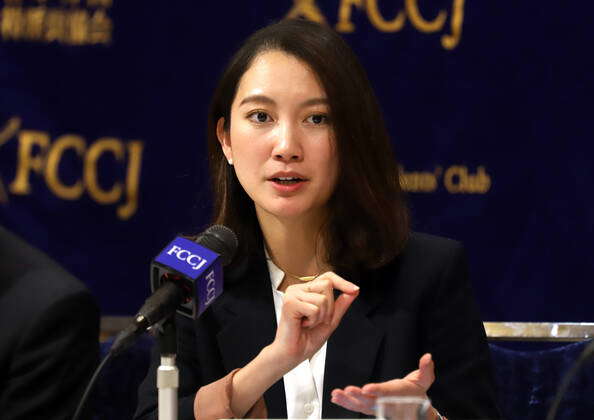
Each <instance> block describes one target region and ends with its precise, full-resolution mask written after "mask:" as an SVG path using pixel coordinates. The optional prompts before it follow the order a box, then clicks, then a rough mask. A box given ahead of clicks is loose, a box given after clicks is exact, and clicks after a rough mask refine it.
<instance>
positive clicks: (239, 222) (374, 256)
mask: <svg viewBox="0 0 594 420" xmlns="http://www.w3.org/2000/svg"><path fill="white" fill-rule="evenodd" d="M270 50H279V51H283V52H285V53H287V54H290V55H292V56H294V57H296V58H298V59H300V60H302V61H303V62H305V63H307V65H309V67H310V68H311V69H312V70H313V71H314V73H315V74H316V75H317V77H318V79H319V81H320V82H321V84H322V86H323V87H324V90H325V92H326V96H327V97H328V104H329V112H330V121H331V122H332V126H333V130H334V138H335V139H336V140H335V142H336V148H337V156H338V159H339V175H338V180H337V184H336V188H335V191H334V192H333V194H332V196H331V198H330V199H329V202H328V208H329V219H328V221H327V223H326V224H325V226H324V229H323V232H321V235H322V236H323V239H324V244H325V246H326V252H327V255H325V256H324V257H326V258H327V259H328V262H329V263H330V264H331V265H332V266H333V267H335V269H344V270H350V269H361V268H376V267H380V266H382V265H384V264H386V263H387V262H389V261H390V260H392V259H393V258H394V257H395V256H396V255H397V254H398V253H399V252H400V250H401V249H402V247H403V246H404V244H405V242H406V240H407V238H408V234H409V212H408V208H407V206H406V202H405V199H404V196H403V192H402V189H401V187H400V179H399V171H398V165H397V162H396V159H395V156H394V153H393V151H392V149H391V146H390V139H389V136H388V132H387V130H386V127H385V124H384V121H383V119H382V114H381V111H380V106H379V104H378V101H377V98H376V97H375V94H374V92H373V89H372V87H371V84H370V83H369V80H368V78H367V75H366V73H365V70H364V69H363V67H362V66H361V64H360V63H359V60H358V59H357V57H356V56H355V54H354V52H353V51H352V50H351V48H350V47H349V46H348V45H347V44H346V42H345V41H344V40H343V39H342V38H341V37H340V36H339V35H338V34H337V33H336V32H334V31H333V30H332V29H330V28H329V27H327V26H324V25H320V24H317V23H314V22H310V21H306V20H300V19H290V20H283V21H280V22H278V23H275V24H272V25H270V26H267V27H265V28H263V29H260V30H259V31H257V32H255V33H254V34H253V35H252V36H250V37H249V38H248V39H247V40H246V41H245V42H244V44H243V45H242V46H241V48H240V49H239V50H238V51H237V52H236V53H235V55H234V56H233V57H232V59H231V61H230V63H229V65H228V66H227V69H226V70H225V72H224V73H223V75H222V77H221V80H220V81H219V84H218V86H217V88H216V90H215V93H214V96H213V99H212V102H211V106H210V110H209V115H208V157H209V165H210V173H211V180H212V188H213V193H214V222H215V223H220V224H224V225H226V226H228V227H230V228H231V229H233V230H234V231H235V232H236V233H237V235H238V238H239V242H240V250H239V255H244V256H249V255H250V254H254V253H256V254H260V253H261V247H262V242H261V241H262V237H261V235H262V234H261V230H260V226H259V224H258V220H257V218H256V212H255V208H254V203H253V201H252V200H251V199H250V197H249V196H248V195H247V193H246V192H245V191H244V190H243V187H242V186H241V184H240V183H239V181H238V179H237V177H236V176H235V171H234V170H233V167H232V166H230V165H228V164H227V160H226V159H225V156H224V155H223V152H222V150H221V147H220V144H219V141H218V139H217V134H216V127H217V121H218V120H219V119H220V118H224V119H225V129H226V130H229V123H230V120H231V115H230V114H231V105H232V103H233V100H234V98H235V94H236V92H237V87H238V85H239V82H240V80H241V77H242V76H243V74H244V73H245V72H246V71H247V70H248V69H249V67H250V65H251V63H252V62H253V60H254V58H255V57H256V56H258V55H259V54H261V53H262V52H265V51H270Z"/></svg>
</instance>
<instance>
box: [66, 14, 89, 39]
mask: <svg viewBox="0 0 594 420" xmlns="http://www.w3.org/2000/svg"><path fill="white" fill-rule="evenodd" d="M67 19H68V25H67V26H68V29H69V31H68V43H69V44H72V45H82V44H85V43H86V42H87V37H88V35H89V14H88V13H87V11H86V10H82V9H75V10H73V11H72V12H70V14H69V15H68V18H67Z"/></svg>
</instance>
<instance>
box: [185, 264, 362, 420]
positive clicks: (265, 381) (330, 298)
mask: <svg viewBox="0 0 594 420" xmlns="http://www.w3.org/2000/svg"><path fill="white" fill-rule="evenodd" d="M334 289H336V290H339V291H341V292H342V293H341V294H340V295H339V296H338V297H337V298H336V299H334V293H333V290H334ZM358 294H359V287H358V286H356V285H354V284H353V283H350V282H348V281H346V280H345V279H343V278H341V277H340V276H338V275H337V274H335V273H332V272H328V273H324V274H322V275H321V276H319V277H318V278H317V279H316V280H314V281H312V282H310V283H305V284H296V285H292V286H289V287H288V288H287V290H286V292H285V296H284V301H283V310H282V314H281V318H280V322H279V326H278V328H277V331H276V336H275V338H274V341H273V342H272V343H271V344H270V345H268V346H266V347H264V348H263V349H262V351H261V352H260V353H259V354H258V355H257V356H256V357H255V358H254V359H253V360H252V361H251V362H249V363H248V364H247V365H246V366H244V367H243V368H242V369H240V370H239V371H238V372H237V373H236V374H235V376H234V377H233V384H232V387H233V389H232V399H231V410H232V411H233V413H234V414H235V415H236V416H238V417H243V416H244V415H245V414H246V413H247V412H248V411H249V410H250V408H251V407H252V406H253V405H254V404H255V402H256V401H257V400H258V399H259V398H260V397H261V396H262V395H263V394H264V392H265V391H266V390H267V389H268V388H270V386H272V385H273V384H274V383H275V382H276V381H278V380H279V379H280V378H282V377H283V375H284V374H285V373H287V372H289V371H290V370H291V369H293V368H294V367H296V366H297V365H299V363H301V362H302V361H303V360H305V359H308V358H311V357H312V356H313V355H314V354H315V353H316V352H317V351H318V350H319V349H320V347H321V346H322V345H323V344H324V343H325V342H326V340H327V339H328V337H329V336H330V335H331V334H332V332H333V331H334V330H335V329H336V327H337V326H338V324H339V323H340V321H341V319H342V317H343V316H344V314H345V313H346V311H347V309H348V308H349V306H350V305H351V303H353V301H354V300H355V298H356V297H357V295H358ZM198 414H199V407H198V404H197V398H196V400H195V402H194V416H195V417H198Z"/></svg>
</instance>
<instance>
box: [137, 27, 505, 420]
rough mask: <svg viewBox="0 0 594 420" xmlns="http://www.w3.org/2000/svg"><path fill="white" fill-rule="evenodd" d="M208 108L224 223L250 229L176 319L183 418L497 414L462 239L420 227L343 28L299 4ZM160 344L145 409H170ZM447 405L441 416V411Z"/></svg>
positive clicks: (259, 37)
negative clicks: (197, 309) (414, 401)
mask: <svg viewBox="0 0 594 420" xmlns="http://www.w3.org/2000/svg"><path fill="white" fill-rule="evenodd" d="M208 118H209V120H208V136H209V137H208V141H209V162H210V170H211V176H212V183H213V191H214V222H215V223H218V224H223V225H226V226H228V227H230V228H231V229H232V230H233V231H235V232H236V234H237V236H238V238H239V243H240V248H239V252H238V256H237V257H236V258H235V261H234V263H233V265H232V266H231V268H230V269H228V270H227V272H226V273H225V291H224V293H223V295H222V296H221V297H220V298H219V299H218V300H217V301H215V302H214V303H213V305H212V306H211V307H210V308H209V309H208V310H207V311H206V312H205V314H204V315H203V316H202V317H201V318H200V319H199V320H198V321H196V322H193V321H191V320H188V319H182V318H178V319H177V327H178V359H177V363H178V366H179V369H180V388H179V395H180V409H179V413H180V418H184V419H192V418H197V419H215V418H231V417H259V418H262V417H275V418H287V417H288V418H321V417H333V418H345V417H360V416H362V415H373V407H374V404H375V400H376V398H377V397H378V396H383V395H415V396H423V397H425V396H428V397H429V398H430V399H431V401H432V407H431V409H430V413H429V414H430V415H429V418H431V419H438V418H440V416H441V415H443V416H444V417H448V418H449V419H450V420H451V419H459V418H473V419H478V418H481V419H494V418H499V417H500V416H499V412H498V410H497V407H496V404H495V396H494V385H493V380H492V375H491V372H490V359H489V350H488V346H487V344H486V340H485V335H484V330H483V328H482V323H481V319H480V317H479V314H478V311H477V309H476V306H475V303H474V301H473V297H472V293H471V289H470V283H469V281H468V276H467V264H466V260H465V256H464V252H463V249H462V247H461V246H460V244H459V243H457V242H455V241H452V240H448V239H443V238H438V237H434V236H430V235H423V234H417V233H411V232H410V227H409V214H408V210H407V207H406V204H405V201H404V198H403V193H402V190H401V187H400V180H399V174H398V166H397V162H396V160H395V158H394V154H393V152H392V150H391V147H390V141H389V138H388V134H387V131H386V128H385V126H384V123H383V120H382V115H381V112H380V108H379V105H378V102H377V99H376V98H375V95H374V93H373V91H372V88H371V86H370V83H369V81H368V79H367V76H366V74H365V71H364V70H363V68H362V66H361V64H360V63H359V61H358V60H357V58H356V56H355V55H354V53H353V51H352V50H351V49H350V48H349V47H348V46H347V44H346V43H345V42H344V41H343V40H342V39H341V37H340V36H339V35H338V34H336V33H335V32H333V31H332V30H331V29H330V28H328V27H325V26H322V25H318V24H316V23H312V22H308V21H304V20H285V21H282V22H279V23H276V24H273V25H271V26H268V27H266V28H264V29H261V30H259V31H258V32H256V33H254V34H253V35H252V36H251V37H250V38H249V39H247V41H246V42H245V43H244V44H243V46H242V47H241V48H240V49H239V51H238V52H237V53H236V54H235V55H234V56H233V58H232V59H231V62H230V64H229V65H228V67H227V69H226V71H225V72H224V74H223V76H222V78H221V80H220V82H219V84H218V87H217V89H216V91H215V94H214V98H213V101H212V104H211V108H210V112H209V117H208ZM158 363H159V358H158V354H157V353H156V352H155V354H154V357H153V361H152V366H151V368H150V369H149V374H148V376H147V378H146V379H145V381H144V382H143V384H142V385H141V388H140V391H139V406H138V409H137V413H136V417H137V418H155V417H156V402H157V393H156V385H155V371H156V366H157V365H158ZM439 413H441V415H440V414H439Z"/></svg>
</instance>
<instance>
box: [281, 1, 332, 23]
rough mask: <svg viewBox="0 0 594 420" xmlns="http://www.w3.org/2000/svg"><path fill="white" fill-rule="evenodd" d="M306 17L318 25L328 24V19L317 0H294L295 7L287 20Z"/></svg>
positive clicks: (290, 11) (288, 14)
mask: <svg viewBox="0 0 594 420" xmlns="http://www.w3.org/2000/svg"><path fill="white" fill-rule="evenodd" d="M300 17H304V18H306V19H309V20H312V21H314V22H318V23H326V19H325V18H324V15H323V14H322V11H321V10H320V8H319V7H318V6H317V5H316V1H315V0H293V7H292V8H291V10H289V12H288V13H287V14H286V16H285V18H287V19H293V18H300Z"/></svg>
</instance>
